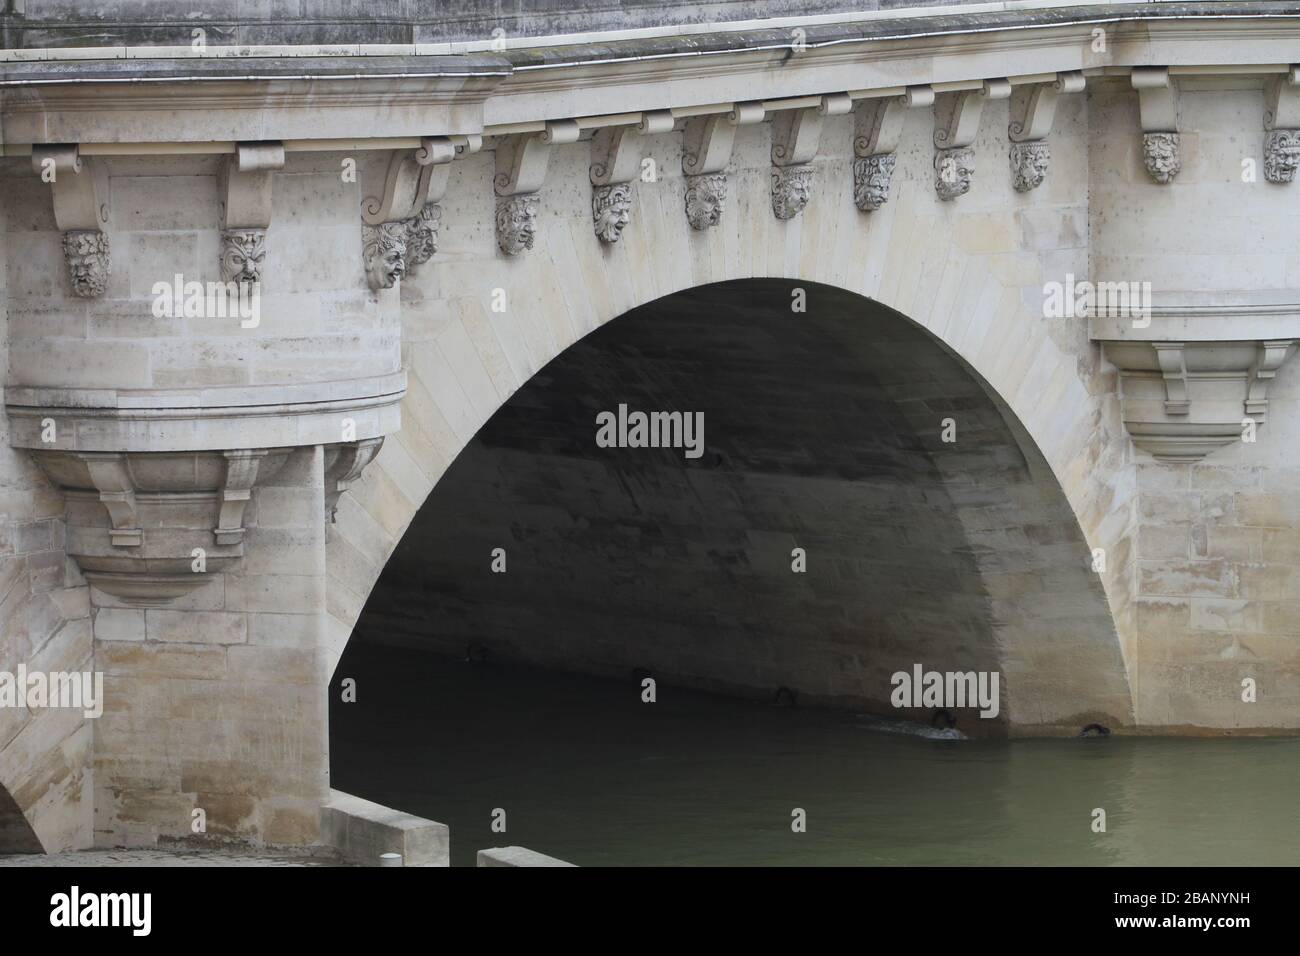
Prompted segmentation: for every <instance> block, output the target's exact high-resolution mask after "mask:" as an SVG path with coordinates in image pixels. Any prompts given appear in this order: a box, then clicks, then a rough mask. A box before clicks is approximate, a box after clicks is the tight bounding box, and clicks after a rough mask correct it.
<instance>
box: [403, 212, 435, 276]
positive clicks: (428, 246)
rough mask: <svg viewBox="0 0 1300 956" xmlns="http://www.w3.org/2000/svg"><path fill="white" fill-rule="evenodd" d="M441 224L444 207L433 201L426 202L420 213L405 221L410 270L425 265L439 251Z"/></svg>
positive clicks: (407, 260) (407, 256)
mask: <svg viewBox="0 0 1300 956" xmlns="http://www.w3.org/2000/svg"><path fill="white" fill-rule="evenodd" d="M441 224H442V207H441V206H439V205H438V204H437V203H431V202H428V203H425V204H424V205H423V206H421V207H420V211H419V212H418V213H416V214H415V215H414V216H412V217H411V218H410V219H407V220H406V221H405V225H406V265H407V268H408V269H409V270H410V271H412V272H414V271H415V267H416V266H420V265H424V263H426V262H428V261H429V260H430V259H432V258H433V256H434V253H436V252H437V251H438V228H439V226H440V225H441Z"/></svg>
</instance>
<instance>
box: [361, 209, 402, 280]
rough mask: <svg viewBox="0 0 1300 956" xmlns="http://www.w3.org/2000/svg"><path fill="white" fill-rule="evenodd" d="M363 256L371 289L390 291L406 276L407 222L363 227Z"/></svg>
mask: <svg viewBox="0 0 1300 956" xmlns="http://www.w3.org/2000/svg"><path fill="white" fill-rule="evenodd" d="M361 255H362V258H363V259H364V261H365V267H366V282H367V283H368V284H369V285H370V288H372V289H375V290H376V291H378V290H379V289H391V288H392V287H393V286H394V285H396V284H397V280H399V279H401V278H402V276H404V275H406V223H405V222H385V223H380V224H379V225H378V226H362V227H361Z"/></svg>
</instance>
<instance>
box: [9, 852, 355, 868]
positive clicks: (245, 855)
mask: <svg viewBox="0 0 1300 956" xmlns="http://www.w3.org/2000/svg"><path fill="white" fill-rule="evenodd" d="M346 865H347V864H345V863H343V862H341V861H340V860H338V859H337V858H335V857H332V856H312V855H308V854H305V853H304V854H290V853H285V852H284V851H267V852H265V853H262V852H258V851H256V850H249V849H246V848H239V849H230V850H224V849H220V848H212V849H204V850H157V849H120V850H81V851H77V852H69V853H51V854H22V855H12V856H0V867H5V866H54V867H63V866H346Z"/></svg>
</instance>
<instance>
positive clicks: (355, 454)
mask: <svg viewBox="0 0 1300 956" xmlns="http://www.w3.org/2000/svg"><path fill="white" fill-rule="evenodd" d="M383 444H384V440H383V438H367V439H365V440H364V441H359V442H349V443H348V444H345V445H336V446H330V447H329V449H328V451H327V454H329V455H330V458H331V459H332V460H329V461H327V462H326V465H325V520H326V522H327V523H329V524H333V523H334V521H335V520H336V513H337V511H338V506H339V498H341V497H343V492H345V491H347V490H348V488H349V487H351V485H352V483H353V482H354V481H356V480H357V479H358V478H360V477H361V473H362V472H363V471H365V469H366V466H367V465H369V464H370V463H371V462H372V461H374V460H375V456H376V455H378V454H379V449H380V448H381V447H383Z"/></svg>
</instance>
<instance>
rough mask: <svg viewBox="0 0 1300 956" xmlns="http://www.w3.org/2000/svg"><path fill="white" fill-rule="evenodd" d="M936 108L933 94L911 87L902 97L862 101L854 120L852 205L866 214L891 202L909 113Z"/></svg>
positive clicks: (856, 108) (917, 87)
mask: <svg viewBox="0 0 1300 956" xmlns="http://www.w3.org/2000/svg"><path fill="white" fill-rule="evenodd" d="M932 105H934V90H932V89H931V88H930V87H928V86H911V87H908V88H907V91H906V92H905V93H904V94H903V95H902V96H881V97H875V98H872V99H867V100H862V101H860V102H859V103H858V105H857V106H856V107H855V108H854V111H853V112H854V117H853V125H854V130H853V156H854V159H853V202H854V203H855V204H856V205H857V207H858V208H859V209H860V210H862V211H863V212H871V211H872V210H873V209H879V208H880V207H881V206H883V205H884V204H885V202H886V201H887V200H888V199H889V187H890V185H891V183H892V182H893V179H894V164H895V160H896V156H895V155H894V154H895V153H896V152H897V150H898V142H899V140H900V139H901V138H902V135H903V122H904V120H905V119H906V117H907V111H908V110H909V109H912V108H915V107H919V106H932Z"/></svg>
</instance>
